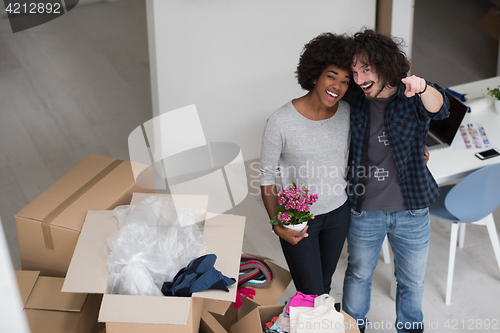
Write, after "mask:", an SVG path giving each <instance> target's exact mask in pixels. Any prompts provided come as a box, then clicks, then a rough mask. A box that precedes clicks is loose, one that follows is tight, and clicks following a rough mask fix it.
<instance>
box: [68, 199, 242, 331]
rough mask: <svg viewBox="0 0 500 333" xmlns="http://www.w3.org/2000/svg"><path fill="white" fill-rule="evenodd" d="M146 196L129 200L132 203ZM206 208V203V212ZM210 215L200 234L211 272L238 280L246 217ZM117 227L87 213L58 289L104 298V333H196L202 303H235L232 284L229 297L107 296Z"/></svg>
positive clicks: (108, 216)
mask: <svg viewBox="0 0 500 333" xmlns="http://www.w3.org/2000/svg"><path fill="white" fill-rule="evenodd" d="M145 197H146V196H145V195H134V197H133V199H132V204H135V203H136V202H137V201H140V200H139V199H138V198H141V200H142V199H143V198H145ZM193 197H194V196H193ZM206 204H208V199H207V200H205V207H206ZM205 209H206V208H205ZM207 216H208V214H207ZM210 216H211V217H210V218H207V219H206V221H205V223H204V230H203V236H204V238H205V240H206V242H207V253H214V254H216V255H217V261H216V263H215V268H216V269H218V270H219V271H221V272H222V274H224V275H226V276H228V277H233V278H237V277H238V273H239V264H240V253H241V248H242V244H243V232H244V229H245V218H244V217H242V216H235V215H224V214H222V215H217V216H213V217H212V215H210ZM118 228H119V227H118V221H117V219H116V218H115V217H114V215H113V213H112V212H111V211H89V212H88V214H87V217H86V219H85V223H84V224H83V228H82V231H81V234H80V238H79V240H78V243H77V246H76V249H75V252H74V254H73V259H72V260H71V264H70V267H69V269H68V274H67V275H66V279H65V283H64V286H63V289H62V290H63V291H65V292H81V293H96V294H104V297H103V301H102V305H101V310H100V313H99V321H100V322H105V323H106V332H107V333H117V332H119V333H127V332H141V333H148V332H155V333H156V332H179V333H183V332H189V333H193V332H198V330H199V327H200V318H201V315H202V306H203V299H215V300H220V301H226V302H233V301H234V300H235V297H236V287H237V286H236V284H234V285H232V286H230V287H229V292H225V291H218V290H207V291H203V292H200V293H195V294H193V296H192V297H154V296H130V295H111V294H108V293H107V291H108V275H109V273H108V268H107V263H106V259H107V257H108V256H109V249H108V246H107V238H108V237H109V235H111V234H112V233H113V232H115V231H116V230H118Z"/></svg>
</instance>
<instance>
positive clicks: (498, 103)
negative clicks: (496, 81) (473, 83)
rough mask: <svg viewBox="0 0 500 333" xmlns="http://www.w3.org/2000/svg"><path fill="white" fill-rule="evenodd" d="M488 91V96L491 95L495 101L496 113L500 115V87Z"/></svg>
mask: <svg viewBox="0 0 500 333" xmlns="http://www.w3.org/2000/svg"><path fill="white" fill-rule="evenodd" d="M486 90H488V91H487V92H486V95H490V96H491V97H493V98H494V99H495V111H496V112H497V114H498V115H500V86H498V87H496V88H493V89H490V88H486Z"/></svg>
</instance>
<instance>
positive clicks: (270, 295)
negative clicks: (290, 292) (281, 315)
mask: <svg viewBox="0 0 500 333" xmlns="http://www.w3.org/2000/svg"><path fill="white" fill-rule="evenodd" d="M249 255H251V256H253V257H256V258H258V259H259V260H263V261H264V262H265V263H266V264H268V265H269V266H271V267H272V268H273V269H274V271H275V272H276V276H275V277H274V279H273V280H272V281H271V283H270V284H269V285H268V286H267V287H266V288H255V296H254V297H253V299H246V298H245V299H243V305H242V306H241V307H240V308H239V309H238V320H240V319H241V318H243V317H244V316H246V315H247V314H248V313H250V311H252V310H253V309H255V308H256V307H257V306H259V305H276V303H278V301H279V299H280V298H281V296H282V295H283V293H284V292H285V290H286V288H287V287H288V285H289V284H290V282H291V281H292V275H291V274H290V272H289V271H287V270H286V269H284V268H283V267H281V266H278V265H276V264H275V263H274V262H272V261H270V260H269V259H267V258H265V257H262V256H258V255H255V254H249Z"/></svg>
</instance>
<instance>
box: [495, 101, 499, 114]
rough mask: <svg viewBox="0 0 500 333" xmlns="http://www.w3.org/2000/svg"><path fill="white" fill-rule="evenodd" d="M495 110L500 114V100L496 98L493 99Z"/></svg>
mask: <svg viewBox="0 0 500 333" xmlns="http://www.w3.org/2000/svg"><path fill="white" fill-rule="evenodd" d="M495 111H496V112H497V115H499V116H500V101H499V100H498V99H495Z"/></svg>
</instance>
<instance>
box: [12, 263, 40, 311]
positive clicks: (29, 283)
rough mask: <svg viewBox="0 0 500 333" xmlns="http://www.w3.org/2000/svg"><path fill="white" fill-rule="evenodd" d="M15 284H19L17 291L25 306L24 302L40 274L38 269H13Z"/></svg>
mask: <svg viewBox="0 0 500 333" xmlns="http://www.w3.org/2000/svg"><path fill="white" fill-rule="evenodd" d="M15 273H16V279H17V284H18V285H19V292H20V293H21V299H22V302H23V306H26V302H27V301H28V298H29V297H30V294H31V291H32V290H33V287H34V286H35V283H36V280H37V279H38V276H39V275H40V272H38V271H15Z"/></svg>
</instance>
